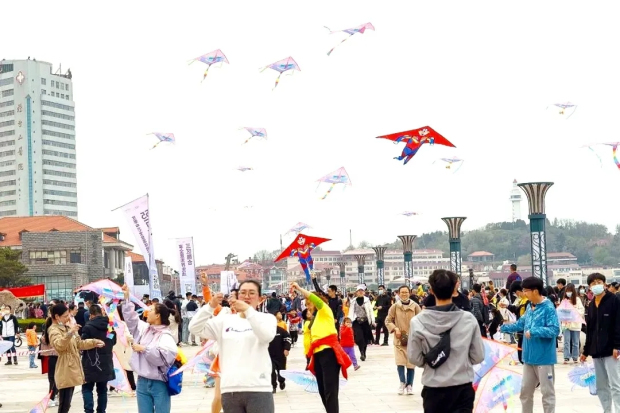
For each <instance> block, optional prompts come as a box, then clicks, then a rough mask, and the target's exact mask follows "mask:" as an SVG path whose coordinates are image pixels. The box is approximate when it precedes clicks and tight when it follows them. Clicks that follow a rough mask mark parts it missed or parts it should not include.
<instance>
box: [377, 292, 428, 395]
mask: <svg viewBox="0 0 620 413" xmlns="http://www.w3.org/2000/svg"><path fill="white" fill-rule="evenodd" d="M410 295H411V290H410V289H409V287H407V286H406V285H403V286H401V287H399V288H398V296H399V297H400V300H398V301H397V302H396V303H395V304H393V305H392V306H391V307H390V309H389V311H388V315H387V317H386V318H385V325H386V326H387V328H388V330H389V332H390V333H394V360H395V361H396V370H397V371H398V378H399V379H400V387H399V388H398V394H405V391H406V392H407V395H408V396H409V395H412V394H413V375H414V368H415V366H414V365H413V364H411V363H410V362H409V360H408V359H407V338H408V334H409V325H410V323H411V319H412V318H413V317H415V316H417V315H418V314H420V311H422V309H421V308H420V306H419V305H418V304H416V303H415V301H413V300H412V299H411V298H410ZM405 370H406V374H405Z"/></svg>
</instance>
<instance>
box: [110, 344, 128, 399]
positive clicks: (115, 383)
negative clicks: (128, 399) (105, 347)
mask: <svg viewBox="0 0 620 413" xmlns="http://www.w3.org/2000/svg"><path fill="white" fill-rule="evenodd" d="M112 361H113V363H114V380H110V381H109V382H108V385H109V386H112V387H114V388H115V389H116V390H117V391H120V392H123V393H131V385H130V384H129V380H128V379H127V373H125V369H123V366H122V365H121V362H120V361H119V360H118V357H116V353H114V352H112Z"/></svg>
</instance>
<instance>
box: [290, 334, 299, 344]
mask: <svg viewBox="0 0 620 413" xmlns="http://www.w3.org/2000/svg"><path fill="white" fill-rule="evenodd" d="M289 334H290V335H291V342H292V343H293V344H295V343H297V338H298V337H299V333H298V332H297V331H290V332H289Z"/></svg>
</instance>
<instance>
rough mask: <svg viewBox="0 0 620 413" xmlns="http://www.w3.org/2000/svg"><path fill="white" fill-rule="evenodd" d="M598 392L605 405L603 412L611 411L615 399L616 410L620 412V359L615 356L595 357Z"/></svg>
mask: <svg viewBox="0 0 620 413" xmlns="http://www.w3.org/2000/svg"><path fill="white" fill-rule="evenodd" d="M594 372H595V373H596V393H597V394H598V399H599V400H600V401H601V405H602V406H603V413H611V412H612V410H611V404H612V401H613V404H614V407H615V408H616V412H617V413H618V412H620V361H618V360H616V359H614V357H613V356H609V357H603V358H599V359H594Z"/></svg>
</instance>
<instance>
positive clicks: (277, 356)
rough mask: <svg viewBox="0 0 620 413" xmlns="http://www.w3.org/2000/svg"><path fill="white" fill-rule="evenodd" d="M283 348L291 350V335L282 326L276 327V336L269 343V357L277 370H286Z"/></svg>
mask: <svg viewBox="0 0 620 413" xmlns="http://www.w3.org/2000/svg"><path fill="white" fill-rule="evenodd" d="M285 350H288V351H290V350H291V335H290V334H289V333H288V331H286V330H285V329H283V328H282V327H278V328H277V330H276V336H275V337H274V338H273V340H271V343H269V357H271V363H273V364H274V366H276V368H277V369H278V370H286V356H285V355H284V351H285Z"/></svg>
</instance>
